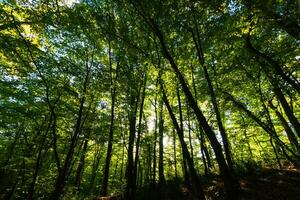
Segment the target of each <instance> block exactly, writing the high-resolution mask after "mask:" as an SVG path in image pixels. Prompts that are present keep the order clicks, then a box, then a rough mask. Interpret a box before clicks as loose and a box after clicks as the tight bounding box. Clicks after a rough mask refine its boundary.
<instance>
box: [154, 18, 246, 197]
mask: <svg viewBox="0 0 300 200" xmlns="http://www.w3.org/2000/svg"><path fill="white" fill-rule="evenodd" d="M149 20H150V22H149V23H150V24H151V26H152V29H153V32H154V33H155V35H156V36H157V38H158V39H159V41H160V44H161V48H162V52H163V55H164V57H165V58H166V59H167V60H168V61H169V63H170V65H171V67H172V69H173V70H174V72H175V74H176V75H177V77H178V80H179V82H180V84H181V87H182V90H183V92H184V94H185V96H186V98H187V100H188V102H189V105H190V107H191V108H192V109H193V111H194V112H195V115H196V118H197V120H198V123H199V124H200V126H201V127H202V128H203V130H204V132H205V133H206V135H207V137H208V139H209V141H210V143H211V146H212V148H213V150H214V152H215V155H216V160H217V162H218V165H219V169H220V172H221V176H222V179H223V181H224V186H225V190H226V193H227V198H228V199H232V200H234V199H237V198H238V195H239V190H240V189H239V183H238V181H237V180H235V178H234V177H233V175H232V173H231V170H230V168H229V167H228V165H227V163H226V160H225V157H224V155H223V152H222V146H221V144H220V143H219V142H218V140H217V137H216V135H215V133H214V131H213V130H212V128H211V127H210V126H209V124H208V122H207V120H206V118H205V116H204V115H203V113H202V111H201V110H200V109H199V107H198V105H197V102H196V100H195V99H194V97H193V95H192V93H191V91H190V89H189V87H188V85H187V83H186V81H185V79H184V77H183V75H182V74H181V72H180V71H179V68H178V66H177V64H176V63H175V60H174V59H173V57H172V55H171V54H170V52H169V50H168V48H167V46H166V43H165V40H164V37H163V35H162V32H161V31H160V29H159V27H158V25H157V24H156V23H155V22H154V20H153V19H149Z"/></svg>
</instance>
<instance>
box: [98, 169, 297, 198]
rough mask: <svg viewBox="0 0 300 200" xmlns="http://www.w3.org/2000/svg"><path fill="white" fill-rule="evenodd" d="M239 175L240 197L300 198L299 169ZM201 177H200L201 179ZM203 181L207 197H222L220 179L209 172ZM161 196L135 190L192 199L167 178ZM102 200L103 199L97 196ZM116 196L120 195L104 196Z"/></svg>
mask: <svg viewBox="0 0 300 200" xmlns="http://www.w3.org/2000/svg"><path fill="white" fill-rule="evenodd" d="M241 177H242V178H240V186H241V194H240V199H241V200H300V170H299V169H271V168H265V169H260V170H257V171H255V172H252V173H247V174H246V175H245V174H244V175H242V176H241ZM202 180H203V178H202ZM203 182H204V190H205V195H206V197H207V199H208V200H224V199H225V192H224V185H223V183H222V181H221V179H220V178H218V177H216V176H214V175H211V176H209V177H207V178H206V179H205V180H203ZM158 189H160V190H161V191H162V192H161V193H160V195H159V194H158V193H155V192H153V190H151V189H149V188H148V189H147V188H144V189H141V190H139V191H137V199H138V200H152V199H155V200H157V199H162V200H192V199H193V198H192V196H191V194H190V193H189V192H188V190H187V188H185V187H183V184H182V182H180V181H168V182H167V184H166V186H165V187H164V188H163V189H162V188H159V187H158ZM99 199H102V198H99ZM104 199H119V198H104Z"/></svg>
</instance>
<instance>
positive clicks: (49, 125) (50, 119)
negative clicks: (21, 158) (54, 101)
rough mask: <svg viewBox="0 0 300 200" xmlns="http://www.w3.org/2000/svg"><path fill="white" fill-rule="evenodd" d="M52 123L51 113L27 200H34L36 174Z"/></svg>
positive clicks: (43, 135)
mask: <svg viewBox="0 0 300 200" xmlns="http://www.w3.org/2000/svg"><path fill="white" fill-rule="evenodd" d="M52 122H53V116H52V113H50V118H49V122H48V126H47V128H46V131H45V134H42V142H41V144H40V147H39V151H38V156H37V159H36V163H35V168H34V173H33V177H32V182H31V184H30V188H29V192H28V199H29V200H32V199H34V192H35V184H36V179H37V177H38V174H39V171H40V168H41V162H42V158H43V150H44V147H45V142H46V140H47V136H48V133H49V131H50V129H51V124H52Z"/></svg>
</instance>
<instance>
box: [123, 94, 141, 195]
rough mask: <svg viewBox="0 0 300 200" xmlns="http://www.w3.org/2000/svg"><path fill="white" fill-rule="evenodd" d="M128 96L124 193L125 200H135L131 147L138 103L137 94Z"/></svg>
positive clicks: (132, 145)
mask: <svg viewBox="0 0 300 200" xmlns="http://www.w3.org/2000/svg"><path fill="white" fill-rule="evenodd" d="M133 93H134V92H133ZM133 93H132V94H130V95H131V97H130V111H129V142H128V152H127V167H126V181H127V182H126V192H125V198H126V199H127V200H134V199H135V187H136V180H135V177H134V159H133V147H134V139H135V131H136V112H137V106H138V101H139V94H133Z"/></svg>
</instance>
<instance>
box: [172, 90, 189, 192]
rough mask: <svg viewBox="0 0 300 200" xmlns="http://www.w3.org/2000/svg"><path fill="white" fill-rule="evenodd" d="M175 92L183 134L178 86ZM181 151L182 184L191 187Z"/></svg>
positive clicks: (181, 127)
mask: <svg viewBox="0 0 300 200" xmlns="http://www.w3.org/2000/svg"><path fill="white" fill-rule="evenodd" d="M176 94H177V101H178V110H179V122H180V129H181V131H182V134H183V135H184V129H183V117H182V106H181V98H180V92H179V89H178V87H177V88H176ZM181 151H182V171H183V178H184V185H185V186H186V187H187V188H189V189H191V185H190V181H189V171H188V168H187V165H186V160H185V157H184V153H183V149H182V148H181Z"/></svg>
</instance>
